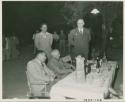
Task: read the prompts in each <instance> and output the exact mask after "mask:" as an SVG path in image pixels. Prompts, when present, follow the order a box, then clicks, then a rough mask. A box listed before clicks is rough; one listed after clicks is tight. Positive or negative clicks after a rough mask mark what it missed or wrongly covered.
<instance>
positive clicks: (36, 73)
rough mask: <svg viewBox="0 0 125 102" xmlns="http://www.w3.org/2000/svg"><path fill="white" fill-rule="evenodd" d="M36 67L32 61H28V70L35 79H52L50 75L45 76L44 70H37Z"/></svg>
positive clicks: (41, 80)
mask: <svg viewBox="0 0 125 102" xmlns="http://www.w3.org/2000/svg"><path fill="white" fill-rule="evenodd" d="M36 67H37V66H35V65H34V64H32V63H28V65H27V71H28V73H30V75H32V76H33V78H34V79H36V80H35V81H38V82H46V81H50V80H49V77H48V76H45V73H44V72H43V71H41V72H42V73H41V72H39V71H37V70H36Z"/></svg>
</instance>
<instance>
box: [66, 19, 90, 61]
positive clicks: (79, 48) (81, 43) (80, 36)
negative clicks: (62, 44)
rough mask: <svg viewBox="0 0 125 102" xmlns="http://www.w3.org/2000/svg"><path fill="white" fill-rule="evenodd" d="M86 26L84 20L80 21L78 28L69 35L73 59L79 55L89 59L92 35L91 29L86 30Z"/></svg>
mask: <svg viewBox="0 0 125 102" xmlns="http://www.w3.org/2000/svg"><path fill="white" fill-rule="evenodd" d="M84 24H85V23H84V20H83V19H78V21H77V28H75V29H73V30H71V31H70V34H69V38H68V40H69V45H70V48H71V52H72V53H71V54H72V57H73V58H74V57H75V56H77V55H82V56H84V57H85V58H86V59H88V53H89V42H90V40H91V35H90V31H89V29H87V28H84Z"/></svg>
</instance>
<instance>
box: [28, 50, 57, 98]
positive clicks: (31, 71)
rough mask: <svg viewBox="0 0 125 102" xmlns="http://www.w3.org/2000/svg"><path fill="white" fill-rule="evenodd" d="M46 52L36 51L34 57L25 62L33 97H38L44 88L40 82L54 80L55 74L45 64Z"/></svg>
mask: <svg viewBox="0 0 125 102" xmlns="http://www.w3.org/2000/svg"><path fill="white" fill-rule="evenodd" d="M45 61H46V54H45V53H44V52H42V51H38V52H37V55H36V57H35V58H34V59H33V60H31V61H29V62H28V64H27V73H28V77H29V81H30V83H31V84H32V83H34V85H33V84H32V85H31V93H32V94H33V96H35V97H40V96H41V95H42V94H41V92H42V90H43V89H44V88H45V87H44V85H40V83H50V82H52V81H54V78H55V74H54V73H53V72H52V71H51V70H50V69H49V68H48V67H47V66H46V64H45Z"/></svg>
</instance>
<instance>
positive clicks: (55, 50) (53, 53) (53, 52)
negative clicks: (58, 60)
mask: <svg viewBox="0 0 125 102" xmlns="http://www.w3.org/2000/svg"><path fill="white" fill-rule="evenodd" d="M55 52H59V50H58V49H54V50H52V52H51V56H54V55H55Z"/></svg>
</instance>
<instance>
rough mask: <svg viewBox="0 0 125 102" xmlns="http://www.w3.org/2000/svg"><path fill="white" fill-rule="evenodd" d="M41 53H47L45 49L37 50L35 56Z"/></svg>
mask: <svg viewBox="0 0 125 102" xmlns="http://www.w3.org/2000/svg"><path fill="white" fill-rule="evenodd" d="M40 53H45V52H44V51H43V50H37V51H36V54H35V56H38V55H39V54H40ZM45 54H46V53H45Z"/></svg>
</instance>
